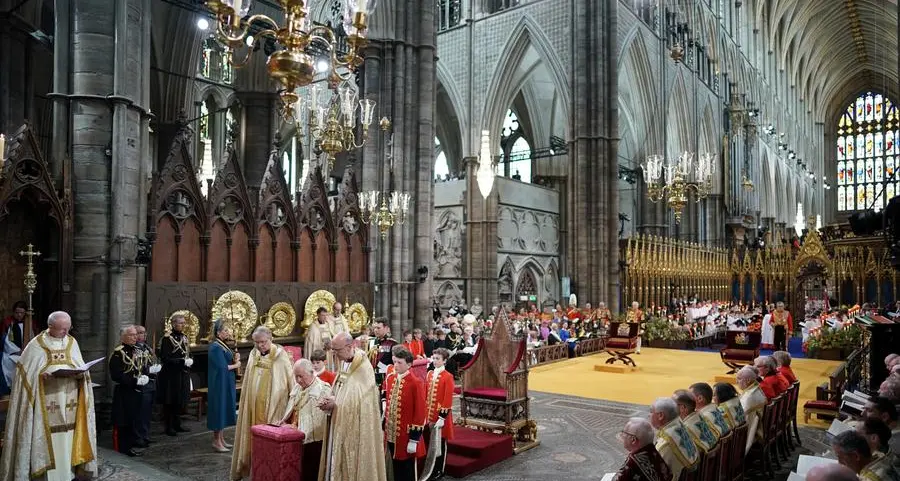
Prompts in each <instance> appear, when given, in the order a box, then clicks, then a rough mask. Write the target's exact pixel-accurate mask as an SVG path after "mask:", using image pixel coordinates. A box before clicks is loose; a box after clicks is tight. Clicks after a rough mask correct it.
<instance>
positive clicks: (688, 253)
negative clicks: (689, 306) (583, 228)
mask: <svg viewBox="0 0 900 481" xmlns="http://www.w3.org/2000/svg"><path fill="white" fill-rule="evenodd" d="M621 248H622V250H623V252H622V255H621V258H622V259H624V261H625V280H624V284H623V291H624V296H625V298H624V299H623V301H624V305H625V306H628V305H629V304H630V303H631V302H633V301H638V302H640V303H641V306H646V307H649V306H661V305H662V306H665V305H668V303H669V301H670V300H671V297H672V295H673V294H677V295H679V296H684V295H694V294H696V295H698V296H699V297H700V298H703V299H729V298H731V293H730V286H729V284H730V282H731V266H730V263H729V260H728V251H727V250H725V249H722V248H718V247H711V246H706V245H702V244H698V243H695V242H686V241H682V240H678V239H672V238H668V237H661V236H654V235H642V234H638V235H637V236H636V237H631V238H628V239H625V240H623V241H622V242H621Z"/></svg>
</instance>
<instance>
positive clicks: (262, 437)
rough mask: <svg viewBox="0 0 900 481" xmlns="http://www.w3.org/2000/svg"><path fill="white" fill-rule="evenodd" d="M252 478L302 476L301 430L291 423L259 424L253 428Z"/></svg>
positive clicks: (287, 480) (270, 480)
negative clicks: (277, 425) (281, 424)
mask: <svg viewBox="0 0 900 481" xmlns="http://www.w3.org/2000/svg"><path fill="white" fill-rule="evenodd" d="M250 435H251V438H252V439H251V443H252V444H251V448H250V449H251V451H250V453H251V455H250V466H251V467H250V479H265V480H267V481H293V480H297V479H301V478H300V475H301V474H302V473H301V472H300V457H301V451H302V448H303V439H304V438H305V436H304V435H303V433H302V432H300V431H298V430H297V429H294V428H293V427H290V426H281V427H275V426H269V425H268V424H257V425H256V426H253V427H251V428H250Z"/></svg>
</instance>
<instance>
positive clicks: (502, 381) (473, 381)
mask: <svg viewBox="0 0 900 481" xmlns="http://www.w3.org/2000/svg"><path fill="white" fill-rule="evenodd" d="M526 353H527V349H526V344H525V338H521V339H512V338H511V337H510V334H509V325H508V319H507V315H506V311H505V310H503V309H501V310H500V312H499V313H498V315H497V319H496V320H495V321H494V330H493V332H492V334H491V337H490V338H489V339H488V338H486V337H482V338H480V339H479V340H478V348H477V350H476V351H475V355H474V356H472V359H471V360H470V361H469V362H468V363H467V364H466V365H465V366H462V367H461V368H460V371H461V377H462V395H461V396H460V421H461V423H462V424H463V425H464V426H472V427H474V428H476V429H480V430H484V431H492V432H500V433H504V434H510V435H512V436H513V437H514V439H515V441H516V448H515V451H516V453H519V452H522V451H524V450H526V449H530V448H533V447H535V446H537V445H538V444H540V442H539V441H538V438H537V424H536V423H535V422H534V420H533V419H531V409H530V404H529V399H528V361H527V359H528V356H527V355H526Z"/></svg>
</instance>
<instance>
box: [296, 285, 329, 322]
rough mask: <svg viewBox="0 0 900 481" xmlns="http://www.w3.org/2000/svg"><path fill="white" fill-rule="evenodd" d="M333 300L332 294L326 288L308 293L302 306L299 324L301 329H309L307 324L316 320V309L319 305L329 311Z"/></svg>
mask: <svg viewBox="0 0 900 481" xmlns="http://www.w3.org/2000/svg"><path fill="white" fill-rule="evenodd" d="M335 300H336V299H335V297H334V294H332V293H330V292H328V291H326V290H319V291H316V292H313V293H312V294H310V295H309V298H308V299H307V300H306V305H305V306H304V307H303V323H302V324H301V326H302V327H303V330H304V331H305V330H306V329H309V326H310V325H312V323H313V322H315V321H316V311H317V310H319V308H320V307H324V308H325V309H327V310H328V312H331V308H332V307H334V302H335Z"/></svg>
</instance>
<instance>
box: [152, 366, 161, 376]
mask: <svg viewBox="0 0 900 481" xmlns="http://www.w3.org/2000/svg"><path fill="white" fill-rule="evenodd" d="M161 370H162V366H160V365H159V364H154V365H152V366H150V374H157V373H159V371H161Z"/></svg>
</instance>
